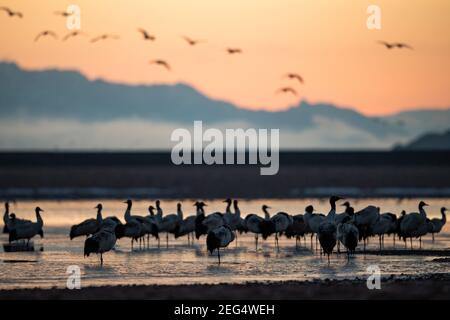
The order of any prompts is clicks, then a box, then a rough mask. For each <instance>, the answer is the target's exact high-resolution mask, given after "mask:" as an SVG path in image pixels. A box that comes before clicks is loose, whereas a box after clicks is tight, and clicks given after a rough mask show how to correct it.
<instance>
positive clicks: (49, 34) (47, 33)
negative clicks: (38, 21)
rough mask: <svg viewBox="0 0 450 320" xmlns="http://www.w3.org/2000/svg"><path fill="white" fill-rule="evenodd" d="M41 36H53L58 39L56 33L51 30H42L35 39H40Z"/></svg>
mask: <svg viewBox="0 0 450 320" xmlns="http://www.w3.org/2000/svg"><path fill="white" fill-rule="evenodd" d="M41 37H53V38H54V39H58V36H57V35H56V33H55V32H53V31H51V30H44V31H42V32H39V33H38V35H37V36H36V38H34V41H35V42H36V41H38V40H39V39H40V38H41Z"/></svg>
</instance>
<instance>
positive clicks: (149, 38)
mask: <svg viewBox="0 0 450 320" xmlns="http://www.w3.org/2000/svg"><path fill="white" fill-rule="evenodd" d="M138 31H139V32H140V33H141V34H142V36H143V38H144V40H150V41H155V39H156V37H155V36H153V35H151V34H149V33H148V32H147V31H146V30H144V29H142V28H139V29H138Z"/></svg>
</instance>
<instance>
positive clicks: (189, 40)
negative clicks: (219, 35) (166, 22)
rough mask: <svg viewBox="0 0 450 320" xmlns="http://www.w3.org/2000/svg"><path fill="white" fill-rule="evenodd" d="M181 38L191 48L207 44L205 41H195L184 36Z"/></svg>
mask: <svg viewBox="0 0 450 320" xmlns="http://www.w3.org/2000/svg"><path fill="white" fill-rule="evenodd" d="M181 38H182V39H184V40H185V41H186V42H187V43H188V44H189V45H190V46H195V45H196V44H198V43H201V42H205V41H204V40H194V39H192V38H189V37H186V36H182V37H181Z"/></svg>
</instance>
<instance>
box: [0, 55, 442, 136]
mask: <svg viewBox="0 0 450 320" xmlns="http://www.w3.org/2000/svg"><path fill="white" fill-rule="evenodd" d="M0 116H1V117H2V118H3V119H17V118H28V119H30V118H31V119H42V118H44V119H50V120H51V119H64V120H77V121H80V122H81V123H92V122H104V121H111V120H116V119H140V120H148V121H152V122H156V123H159V122H161V123H171V124H174V125H179V124H181V125H192V122H193V121H194V120H203V121H204V122H206V123H207V124H208V125H215V124H218V123H234V122H237V121H238V122H239V123H247V124H248V125H249V126H253V127H255V128H279V129H281V130H283V129H284V130H288V131H289V132H297V133H298V132H302V131H304V130H308V129H314V128H316V127H318V126H322V127H321V128H323V129H321V130H322V131H323V130H327V128H329V129H328V130H344V129H339V128H340V127H342V126H343V127H345V128H351V129H352V130H355V133H353V134H352V135H347V136H346V138H345V139H347V141H346V143H347V144H350V143H351V139H355V141H356V140H358V139H359V137H358V136H359V135H360V132H362V133H364V134H367V135H369V136H371V137H374V138H377V139H387V138H389V139H390V140H389V141H391V140H393V139H394V140H395V139H398V142H402V143H403V142H405V141H409V140H412V139H414V138H416V137H418V136H419V135H421V134H423V133H425V132H432V131H438V130H441V131H442V130H445V129H447V128H448V126H449V125H448V123H450V111H449V110H448V109H447V110H425V109H424V110H416V111H408V112H404V113H399V114H396V115H393V116H387V117H377V118H374V117H367V116H365V115H363V114H361V113H359V112H356V111H354V110H352V109H350V108H342V107H337V106H335V105H332V104H326V103H318V104H311V103H308V102H307V101H302V102H300V103H299V104H298V105H295V106H292V107H291V108H289V109H288V110H286V111H278V112H268V111H253V110H248V109H244V108H242V107H239V106H236V105H234V104H232V103H229V102H226V101H221V100H216V99H211V98H209V97H207V96H205V95H203V94H202V93H200V92H199V91H197V90H196V89H194V88H193V87H191V86H189V85H187V84H182V83H180V84H175V85H128V84H118V83H112V82H107V81H103V80H89V79H87V78H86V77H85V76H84V75H82V74H81V73H79V72H78V71H66V70H56V69H49V70H38V71H30V70H24V69H22V68H20V67H19V66H18V65H16V64H14V63H8V62H2V63H0ZM329 123H334V124H336V123H337V124H338V125H334V126H332V127H330V126H329V125H328V124H329ZM336 133H339V132H336ZM329 135H330V137H333V132H329Z"/></svg>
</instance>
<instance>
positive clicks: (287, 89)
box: [0, 7, 413, 96]
mask: <svg viewBox="0 0 450 320" xmlns="http://www.w3.org/2000/svg"><path fill="white" fill-rule="evenodd" d="M0 11H4V12H6V13H7V14H8V16H9V17H18V18H23V14H22V13H21V12H19V11H14V10H12V9H10V8H8V7H0ZM54 14H56V15H59V16H62V17H69V16H71V15H72V14H73V13H72V12H68V11H55V12H54ZM137 31H138V32H139V33H140V34H141V35H142V39H143V40H145V41H155V40H156V36H155V35H153V34H151V33H149V32H148V31H147V30H145V29H143V28H138V29H137ZM77 36H87V34H85V33H84V32H81V31H78V30H76V31H72V32H70V33H68V34H67V35H65V36H64V37H63V38H62V40H63V41H66V40H68V39H69V38H73V37H77ZM42 37H53V38H54V39H58V35H57V34H56V32H54V31H52V30H44V31H42V32H40V33H39V34H37V36H36V37H35V39H34V41H38V40H39V39H41V38H42ZM119 38H120V37H119V36H118V35H115V34H102V35H99V36H96V37H94V38H92V39H91V40H90V42H91V43H95V42H98V41H101V40H107V39H119ZM181 38H182V39H183V40H184V41H186V43H187V44H188V45H189V46H196V45H198V44H200V43H205V42H206V41H205V40H198V39H193V38H190V37H187V36H182V37H181ZM378 43H379V44H381V45H383V46H385V47H386V48H387V49H389V50H391V49H394V48H398V49H404V48H406V49H413V48H412V47H411V46H410V45H408V44H406V43H401V42H393V43H389V42H386V41H378ZM225 50H226V52H227V53H228V54H229V55H236V54H241V53H243V50H242V49H241V48H235V47H228V48H226V49H225ZM149 63H150V64H155V65H159V66H161V67H163V68H165V69H166V70H168V71H170V70H172V68H171V65H170V64H169V62H167V61H166V60H164V59H154V60H150V61H149ZM283 77H284V78H287V79H290V80H295V81H297V82H298V83H300V84H304V80H303V77H302V76H301V75H299V74H298V73H292V72H291V73H287V74H285V75H284V76H283ZM275 93H276V94H279V93H283V94H292V95H294V96H298V92H297V90H296V89H295V88H294V87H292V86H283V87H281V88H279V89H278V90H276V91H275Z"/></svg>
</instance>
